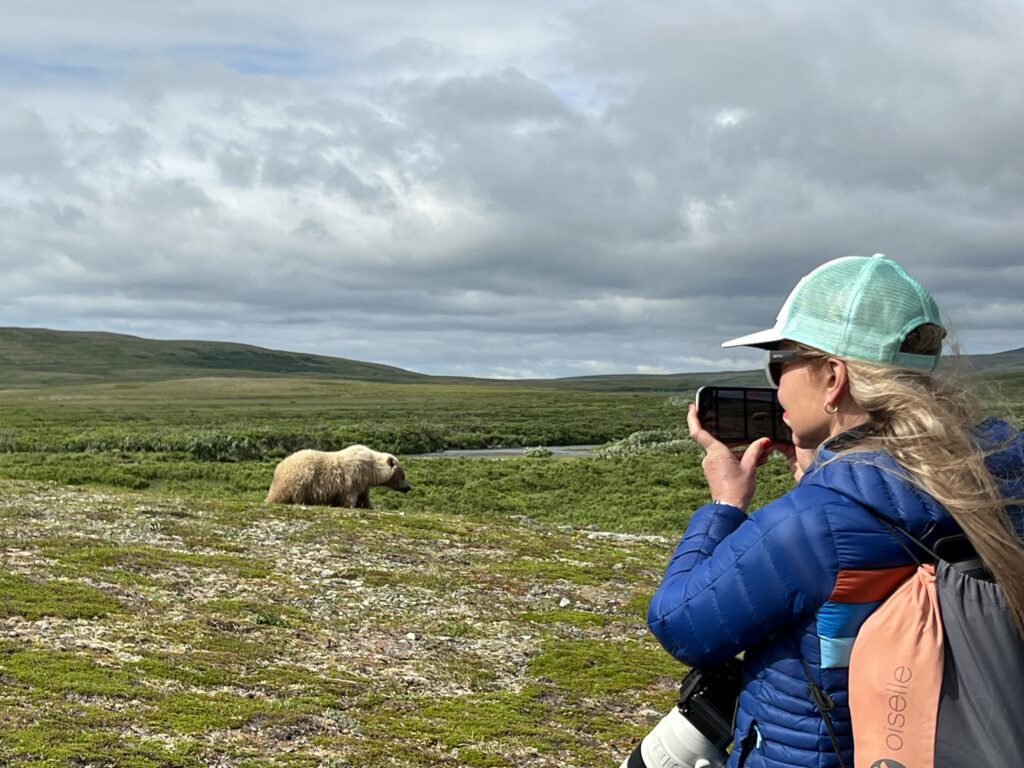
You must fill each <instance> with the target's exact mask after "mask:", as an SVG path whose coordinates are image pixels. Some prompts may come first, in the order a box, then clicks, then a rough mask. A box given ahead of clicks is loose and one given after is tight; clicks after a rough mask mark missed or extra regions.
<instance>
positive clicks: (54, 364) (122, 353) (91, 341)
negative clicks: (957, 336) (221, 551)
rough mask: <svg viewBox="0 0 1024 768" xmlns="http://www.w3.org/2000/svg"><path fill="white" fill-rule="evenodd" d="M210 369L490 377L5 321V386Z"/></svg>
mask: <svg viewBox="0 0 1024 768" xmlns="http://www.w3.org/2000/svg"><path fill="white" fill-rule="evenodd" d="M962 359H963V361H964V362H965V363H966V364H967V365H969V366H971V367H973V368H975V369H976V370H977V371H979V372H981V373H984V374H993V375H994V376H996V377H999V378H1004V377H1010V378H1014V379H1015V378H1017V377H1018V376H1019V377H1024V348H1021V349H1016V350H1011V351H1007V352H1000V353H998V354H991V355H973V356H972V355H968V356H964V357H963V358H962ZM207 376H222V377H223V376H227V377H293V376H300V377H307V378H322V379H354V380H359V381H380V382H388V383H437V384H444V383H454V382H467V381H473V382H476V383H486V382H490V381H494V382H495V383H497V380H492V379H466V378H456V377H444V376H430V375H428V374H424V373H416V372H414V371H408V370H404V369H402V368H396V367H393V366H388V365H381V364H379V363H368V362H362V361H358V360H347V359H345V358H339V357H327V356H323V355H312V354H305V353H300V352H286V351H280V350H271V349H264V348H262V347H256V346H251V345H247V344H235V343H230V342H214V341H156V340H152V339H144V338H140V337H137V336H128V335H124V334H116V333H105V332H83V331H58V330H49V329H44V328H0V388H2V387H24V386H41V385H48V384H74V383H96V382H104V381H118V380H136V381H158V380H168V379H180V378H197V377H207ZM763 382H764V375H763V374H762V373H761V371H760V370H752V371H719V372H702V373H678V374H665V375H655V374H645V375H640V374H637V375H633V374H621V375H610V376H581V377H571V378H562V379H544V380H522V381H507V380H503V381H501V382H500V383H501V384H502V385H503V386H509V385H515V384H523V385H524V386H532V387H545V388H547V387H551V388H558V389H574V390H592V391H633V392H679V391H692V390H693V389H695V388H696V387H697V386H700V385H702V384H719V385H735V386H758V385H761V384H763Z"/></svg>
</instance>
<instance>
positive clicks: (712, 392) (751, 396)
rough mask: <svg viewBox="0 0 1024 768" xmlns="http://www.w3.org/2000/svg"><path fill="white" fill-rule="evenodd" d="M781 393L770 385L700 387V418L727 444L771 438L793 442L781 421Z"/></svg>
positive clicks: (715, 435)
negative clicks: (779, 394)
mask: <svg viewBox="0 0 1024 768" xmlns="http://www.w3.org/2000/svg"><path fill="white" fill-rule="evenodd" d="M782 413H783V409H782V406H781V405H780V404H779V397H778V392H776V390H774V389H772V388H770V387H701V388H700V389H698V390H697V418H698V419H699V420H700V423H701V426H702V427H704V429H706V430H707V431H708V432H710V433H711V434H712V435H714V437H715V438H716V439H718V440H721V441H722V442H724V443H751V442H753V441H754V440H757V439H758V438H760V437H770V438H771V440H772V442H773V443H791V442H793V436H792V433H791V432H790V430H789V426H788V425H787V424H786V422H785V421H783V420H782Z"/></svg>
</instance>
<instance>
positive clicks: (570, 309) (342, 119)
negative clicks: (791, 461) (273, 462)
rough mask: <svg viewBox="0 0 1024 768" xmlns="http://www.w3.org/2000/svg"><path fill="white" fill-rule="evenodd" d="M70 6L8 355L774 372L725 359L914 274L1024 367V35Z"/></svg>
mask: <svg viewBox="0 0 1024 768" xmlns="http://www.w3.org/2000/svg"><path fill="white" fill-rule="evenodd" d="M46 6H47V7H46V9H45V10H35V6H29V5H27V4H21V5H20V6H15V8H14V9H13V10H11V11H10V13H9V14H8V17H9V18H8V20H7V22H6V23H5V26H4V29H3V30H0V45H2V46H3V49H2V50H4V51H5V53H4V54H3V55H0V86H3V87H4V90H5V102H6V104H5V109H3V110H0V241H2V242H3V243H5V248H3V249H0V267H3V269H4V273H5V277H6V280H5V284H6V286H7V291H6V293H7V295H6V296H5V298H6V301H5V302H3V305H2V306H3V308H2V310H0V324H5V325H30V326H49V327H60V328H69V329H86V328H87V329H99V330H111V331H124V332H130V333H139V334H141V335H150V336H154V337H157V338H185V337H201V338H211V339H220V340H230V341H243V342H247V343H254V344H260V345H264V346H270V347H275V348H284V349H296V350H308V351H313V352H318V353H322V354H334V355H339V356H346V357H355V358H359V359H366V360H374V361H379V362H384V363H389V364H393V365H399V366H404V367H408V368H413V369H415V370H422V371H428V372H433V373H458V374H470V375H508V376H515V375H543V376H551V375H577V374H583V373H589V372H629V371H640V370H651V371H678V370H707V369H710V368H728V367H737V366H742V367H747V366H751V365H753V364H756V355H754V354H752V353H749V352H744V351H734V350H728V351H726V350H721V349H720V348H719V347H718V342H719V341H720V340H721V339H723V338H729V337H731V336H735V335H739V334H741V333H745V332H747V331H750V330H755V329H758V328H761V327H764V326H766V325H768V324H770V323H771V322H772V320H773V318H774V316H775V314H776V312H777V311H778V308H779V307H780V306H781V303H782V301H783V299H784V298H785V296H786V294H787V293H788V291H789V289H790V288H791V287H792V286H793V285H794V284H795V282H796V281H797V280H798V279H799V278H800V277H801V276H802V275H803V274H805V273H806V272H807V271H809V270H810V269H811V268H812V267H814V266H815V265H817V264H818V263H820V262H822V261H824V260H826V259H829V258H833V257H835V256H841V255H845V254H850V253H861V254H870V253H873V252H876V251H884V252H886V253H888V254H889V255H891V256H893V257H894V258H897V259H898V260H900V261H902V262H903V263H904V264H905V265H906V266H907V267H908V268H909V269H910V270H911V271H912V272H914V273H916V274H918V276H919V277H921V279H922V280H923V281H924V282H925V283H926V285H928V286H929V287H930V288H931V289H932V290H933V292H934V293H935V295H936V297H937V299H938V300H939V303H940V305H941V306H942V307H943V309H944V311H945V312H946V313H947V314H948V315H949V316H950V318H951V319H952V321H953V325H954V328H955V329H956V331H957V333H958V335H959V337H960V340H961V342H962V344H963V346H964V347H965V349H966V350H967V351H970V352H991V351H998V350H1001V349H1006V348H1011V347H1018V346H1020V345H1021V343H1022V342H1021V340H1020V330H1021V327H1022V320H1024V317H1022V315H1021V312H1022V310H1020V309H1019V306H1020V303H1019V296H1020V295H1022V293H1024V259H1022V246H1024V238H1022V235H1021V231H1020V227H1019V224H1018V221H1019V219H1020V214H1021V208H1022V205H1024V164H1022V159H1021V158H1022V153H1021V143H1020V140H1019V138H1018V136H1017V135H1018V133H1019V126H1020V125H1021V124H1022V122H1024V101H1022V100H1021V99H1020V98H1019V86H1018V83H1017V82H1016V80H1017V73H1019V72H1020V71H1021V70H1022V68H1024V50H1022V49H1021V47H1020V45H1019V39H1020V33H1021V31H1024V10H1022V9H1021V8H1019V7H1017V6H1014V5H1011V4H996V3H991V4H982V5H980V6H978V5H966V4H963V3H960V2H955V1H954V0H947V1H946V2H941V3H934V2H924V0H918V1H917V2H912V3H903V4H898V5H894V6H891V7H890V6H865V5H864V4H863V3H855V2H852V1H847V2H839V3H830V4H829V5H828V7H827V8H826V7H824V6H821V5H820V4H817V3H813V2H810V1H809V0H806V1H801V2H789V3H763V2H756V1H755V0H749V1H748V0H737V1H736V2H728V3H722V2H711V1H710V0H702V1H700V2H696V1H695V2H692V3H687V4H685V6H668V5H666V4H663V3H653V2H650V3H648V2H640V3H629V4H625V3H612V2H587V1H586V0H579V1H578V2H562V3H556V4H551V3H540V2H527V3H523V4H516V5H515V7H511V6H506V5H504V4H498V3H466V2H458V0H450V2H445V3H431V4H429V8H428V7H426V6H423V7H419V6H415V7H410V6H409V4H407V3H402V4H399V3H395V2H381V3H376V4H374V6H372V7H369V6H367V7H362V8H360V9H358V10H354V9H352V8H346V9H344V11H343V10H342V9H340V8H338V9H333V8H326V9H325V8H322V7H321V6H320V5H319V4H318V5H317V6H314V5H313V4H311V3H310V4H307V3H305V2H298V3H295V4H290V5H289V9H288V11H287V12H285V11H283V10H281V9H280V6H279V5H278V4H276V3H269V2H254V3H247V4H245V6H244V7H243V6H241V5H238V4H233V3H229V2H222V3H212V4H204V5H203V6H181V5H180V4H175V3H163V2H155V3H148V4H145V5H144V6H139V7H138V8H133V9H125V7H124V5H123V4H121V3H112V2H99V3H96V4H93V5H91V6H90V9H89V13H87V14H86V13H84V12H82V11H81V10H80V9H79V8H78V6H76V5H73V4H67V6H66V7H65V8H63V9H62V8H60V7H59V6H60V3H48V4H46ZM126 40H129V41H131V42H130V44H125V42H124V41H126Z"/></svg>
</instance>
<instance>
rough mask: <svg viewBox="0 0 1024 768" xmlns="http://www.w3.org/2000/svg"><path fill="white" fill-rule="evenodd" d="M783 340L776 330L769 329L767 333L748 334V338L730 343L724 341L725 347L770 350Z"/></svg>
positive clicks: (730, 341) (741, 337) (743, 337)
mask: <svg viewBox="0 0 1024 768" xmlns="http://www.w3.org/2000/svg"><path fill="white" fill-rule="evenodd" d="M782 340H783V336H782V334H780V333H779V332H778V331H777V330H775V329H774V328H769V329H768V330H766V331H758V332H757V333H748V334H747V335H746V336H740V337H739V338H738V339H730V340H729V341H723V342H722V346H723V347H760V348H761V349H770V348H771V347H774V346H777V345H778V343H779V342H780V341H782Z"/></svg>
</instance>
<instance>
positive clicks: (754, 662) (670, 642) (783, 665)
mask: <svg viewBox="0 0 1024 768" xmlns="http://www.w3.org/2000/svg"><path fill="white" fill-rule="evenodd" d="M944 336H945V331H944V330H943V327H942V323H941V321H940V318H939V313H938V308H937V307H936V305H935V302H934V301H933V299H932V297H931V296H930V295H929V294H928V292H927V291H926V290H925V289H924V288H923V287H922V286H921V285H920V284H919V283H918V282H917V281H916V280H915V279H914V278H912V277H911V276H910V275H908V274H907V273H906V272H905V271H904V270H903V269H902V268H901V267H900V266H899V265H898V264H896V263H895V262H893V261H891V260H890V259H887V258H885V257H883V256H880V255H879V256H875V257H859V256H851V257H845V258H842V259H836V260H834V261H831V262H828V263H826V264H824V265H822V266H820V267H818V268H817V269H816V270H814V271H813V272H811V273H810V274H809V275H807V276H806V277H805V278H804V279H803V280H801V281H800V283H799V284H798V285H797V286H796V288H794V290H793V292H792V293H791V294H790V296H789V298H788V299H787V301H786V303H785V305H784V306H783V308H782V311H781V312H780V314H779V316H778V320H777V322H776V324H775V326H774V327H773V328H771V329H769V330H766V331H761V332H759V333H755V334H751V335H749V336H744V337H742V338H739V339H735V340H733V341H729V342H726V343H725V344H723V346H726V347H728V346H753V347H759V348H763V349H765V350H767V352H766V355H767V357H768V359H767V361H766V362H767V364H768V373H769V378H770V379H771V382H772V384H773V385H775V386H777V387H778V390H779V392H778V395H779V401H780V403H781V404H782V406H783V408H784V409H785V416H784V419H785V421H786V422H787V424H788V425H789V426H790V428H791V429H792V433H793V446H792V447H790V448H788V449H787V454H788V458H789V460H790V464H791V467H792V469H793V473H794V477H795V478H796V479H797V480H798V484H797V486H796V487H795V488H794V489H793V490H791V491H790V492H789V493H787V494H786V495H785V496H783V497H781V498H779V499H777V500H776V501H774V502H772V503H770V504H768V505H767V506H765V507H763V508H761V509H759V510H757V511H755V512H752V513H751V514H749V515H747V514H746V513H745V511H746V509H747V506H748V504H749V503H750V499H751V497H752V496H753V493H754V488H755V483H756V470H757V467H758V466H759V465H760V464H762V463H763V462H764V460H765V459H766V458H767V455H768V453H769V451H770V450H771V448H772V446H770V445H769V444H768V441H767V440H761V441H758V442H755V443H754V444H752V445H750V446H749V447H748V448H747V449H746V451H745V452H744V453H743V454H742V456H740V457H737V455H736V454H734V453H733V452H732V451H731V450H730V449H729V448H728V447H727V446H725V445H723V444H722V443H720V442H718V441H717V440H716V439H715V438H714V437H712V436H711V435H710V434H709V433H708V432H707V431H706V430H704V429H703V428H702V427H701V425H700V422H699V421H698V419H697V416H696V413H695V410H694V407H693V406H692V405H691V406H690V410H689V413H688V416H687V421H688V424H689V428H690V434H691V435H692V436H693V438H694V439H695V440H696V441H697V442H698V443H699V444H700V445H701V446H702V447H703V448H704V449H705V451H706V452H707V455H706V456H705V458H704V463H703V467H704V473H705V476H706V478H707V481H708V485H709V488H710V492H711V498H712V499H714V501H713V502H712V503H710V504H707V505H705V506H704V507H702V508H701V509H699V510H697V511H696V512H695V513H694V514H693V517H692V518H691V520H690V523H689V525H688V527H687V529H686V532H685V534H684V535H683V537H682V540H681V541H680V543H679V546H678V547H677V549H676V552H675V554H674V556H673V557H672V560H671V561H670V563H669V565H668V568H667V571H666V573H665V577H664V580H663V581H662V584H661V586H660V587H659V588H658V590H657V592H656V593H655V595H654V597H653V599H652V600H651V604H650V608H649V611H648V624H649V626H650V629H651V631H652V632H653V633H654V635H655V636H656V637H657V638H658V640H659V641H660V642H661V644H662V645H663V646H664V647H665V648H666V649H667V650H668V651H669V652H670V653H671V654H672V655H673V656H675V657H676V658H678V659H679V660H681V661H683V662H684V663H686V664H689V665H692V666H696V667H709V666H711V665H714V664H717V663H718V662H721V661H724V660H726V659H728V658H730V657H732V656H734V655H736V654H738V653H739V652H741V651H744V652H745V653H744V657H743V687H742V690H741V693H740V696H739V702H738V709H737V715H736V725H735V731H734V742H733V751H732V753H731V755H730V757H729V761H728V766H729V768H740V766H746V767H747V768H755V767H756V768H761V767H768V768H781V767H782V766H814V767H815V768H829V767H830V766H838V765H840V760H839V757H838V754H841V755H842V763H843V764H845V765H846V766H852V765H853V740H852V736H851V728H850V714H849V709H848V708H847V681H848V674H847V666H848V662H849V656H850V650H851V648H852V645H853V639H854V638H855V637H856V634H857V629H858V628H859V627H860V625H861V623H862V622H863V620H864V619H865V618H866V617H867V615H868V614H869V613H870V612H871V610H873V608H874V606H875V605H877V600H875V601H870V600H863V599H858V596H860V597H863V596H864V594H865V593H864V592H863V589H862V588H863V587H864V586H865V585H870V586H869V589H868V591H869V592H871V593H872V595H871V596H872V597H873V598H878V597H879V593H880V591H881V592H885V591H887V590H888V591H891V589H893V588H895V586H896V584H897V583H898V582H899V580H901V579H902V578H904V577H905V576H906V566H907V565H908V564H909V563H910V562H911V558H910V556H909V555H908V553H907V552H906V551H905V549H904V548H903V546H902V545H901V542H900V541H898V540H897V538H896V536H894V534H893V533H892V531H891V529H890V528H889V527H888V526H887V525H886V523H885V522H883V520H885V521H890V522H891V523H894V524H895V525H897V526H899V527H900V528H903V529H904V530H906V531H908V532H909V533H910V534H912V535H913V536H915V537H916V538H918V539H920V540H922V541H923V542H924V543H926V544H934V543H935V542H936V541H938V540H939V539H941V538H942V537H944V536H948V535H951V534H956V533H959V532H960V531H963V532H964V533H966V535H967V536H968V538H969V539H970V541H971V543H972V544H973V545H974V547H975V548H976V549H977V551H978V553H979V554H980V556H981V557H982V558H983V560H984V562H985V564H986V565H987V566H988V568H989V569H990V570H991V571H992V573H993V575H994V576H995V578H996V580H997V581H998V582H999V583H1000V585H1001V586H1002V587H1003V589H1004V590H1005V592H1006V595H1007V598H1008V600H1009V603H1010V606H1011V610H1012V613H1013V616H1014V620H1015V622H1016V624H1017V626H1018V628H1019V629H1021V630H1022V634H1024V550H1022V548H1021V542H1020V540H1019V538H1018V536H1017V535H1015V534H1014V531H1013V529H1012V528H1011V526H1010V518H1011V517H1012V518H1013V521H1014V524H1015V525H1016V526H1017V531H1018V532H1019V531H1020V530H1021V528H1020V514H1021V509H1020V508H1019V507H1008V506H1007V503H1006V501H1005V499H1006V498H1012V499H1018V500H1019V499H1020V498H1021V497H1024V474H1022V472H1024V440H1022V439H1021V437H1020V435H1018V434H1017V433H1016V431H1014V430H1012V429H1010V428H1009V427H1008V426H1007V425H1006V424H1004V423H1002V422H996V421H994V420H990V421H988V422H986V423H985V424H983V425H982V427H981V428H978V429H975V428H973V425H975V424H976V421H975V420H974V414H973V410H972V407H971V403H970V400H969V398H968V397H967V396H966V395H965V394H964V393H963V392H962V391H958V390H957V389H955V388H953V387H949V386H945V385H943V383H942V381H941V379H940V378H938V377H936V376H934V375H933V374H932V373H931V371H932V370H933V369H934V368H935V366H936V364H937V363H938V360H939V355H940V351H941V345H942V339H943V337H944ZM1008 510H1009V512H1008ZM809 685H810V686H813V687H815V688H817V689H819V690H820V691H822V692H823V693H822V694H819V695H818V699H819V701H818V704H819V706H818V707H816V706H815V703H814V702H813V701H812V694H811V692H810V691H809ZM830 707H831V709H830ZM822 710H824V713H823V712H822Z"/></svg>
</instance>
